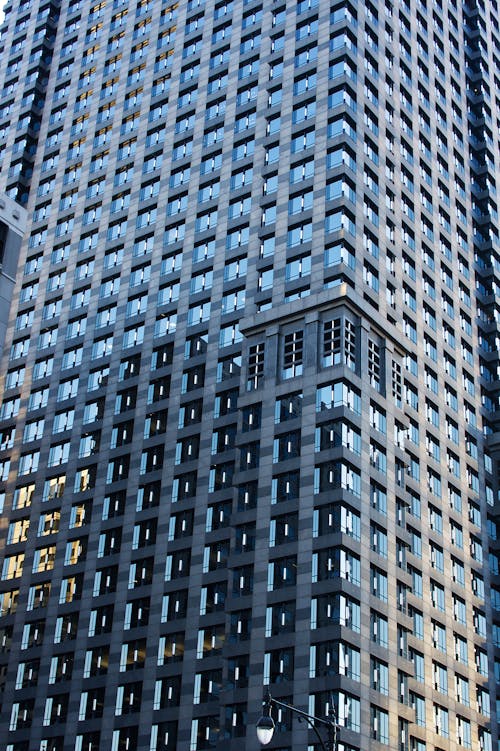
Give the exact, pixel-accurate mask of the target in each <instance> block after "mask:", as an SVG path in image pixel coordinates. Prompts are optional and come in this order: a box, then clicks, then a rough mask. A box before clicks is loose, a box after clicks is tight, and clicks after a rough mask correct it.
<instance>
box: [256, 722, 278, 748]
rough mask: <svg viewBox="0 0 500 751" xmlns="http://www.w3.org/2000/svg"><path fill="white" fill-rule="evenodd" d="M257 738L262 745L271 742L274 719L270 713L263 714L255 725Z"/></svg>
mask: <svg viewBox="0 0 500 751" xmlns="http://www.w3.org/2000/svg"><path fill="white" fill-rule="evenodd" d="M256 729H257V738H258V739H259V743H260V744H261V745H262V746H267V744H268V743H271V740H272V737H273V733H274V720H273V718H272V717H271V716H270V715H263V716H262V717H261V718H260V720H259V721H258V723H257V725H256Z"/></svg>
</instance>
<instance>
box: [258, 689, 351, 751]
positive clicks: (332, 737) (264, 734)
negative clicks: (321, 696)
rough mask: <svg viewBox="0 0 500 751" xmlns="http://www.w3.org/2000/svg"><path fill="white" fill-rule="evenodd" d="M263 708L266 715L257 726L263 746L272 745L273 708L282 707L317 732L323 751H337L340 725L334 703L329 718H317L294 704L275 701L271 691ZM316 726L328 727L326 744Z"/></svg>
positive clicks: (263, 703)
mask: <svg viewBox="0 0 500 751" xmlns="http://www.w3.org/2000/svg"><path fill="white" fill-rule="evenodd" d="M262 706H263V707H264V714H263V715H262V717H261V718H260V720H259V721H258V722H257V725H256V729H257V738H258V739H259V741H260V743H261V745H262V746H267V744H268V743H271V740H272V737H273V733H274V727H275V726H274V720H273V718H272V717H271V709H272V708H273V707H282V708H283V709H289V710H290V712H293V713H294V714H296V715H297V716H298V718H299V722H300V721H301V720H304V721H305V722H307V724H308V725H309V727H310V728H312V730H313V731H314V732H315V734H316V737H317V739H318V741H319V743H320V745H321V748H322V749H323V751H337V728H338V725H337V718H336V717H335V709H334V708H333V702H332V703H331V706H330V709H329V712H328V717H315V716H314V715H311V714H308V713H307V712H304V711H303V710H302V709H297V707H294V706H293V705H292V704H287V703H286V702H284V701H279V699H273V697H272V696H271V693H270V692H269V691H268V692H267V696H266V698H265V699H264V701H263V702H262ZM316 725H326V727H327V728H328V734H327V739H326V742H325V741H324V740H323V738H322V737H321V735H320V733H319V730H318V728H317V727H316Z"/></svg>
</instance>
